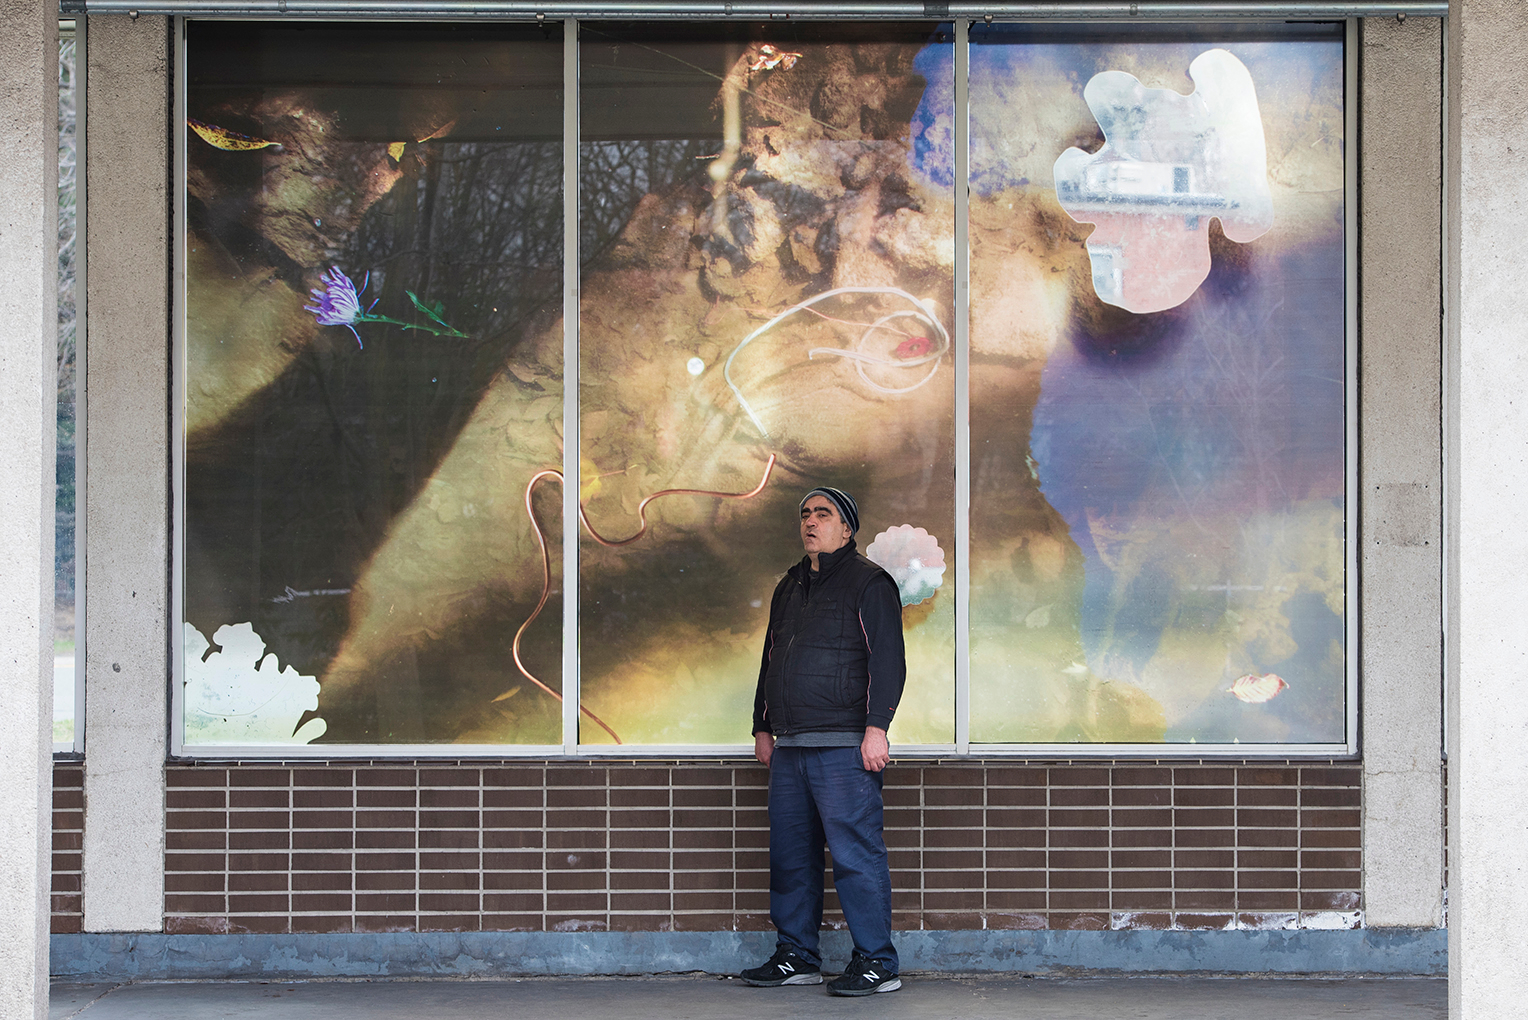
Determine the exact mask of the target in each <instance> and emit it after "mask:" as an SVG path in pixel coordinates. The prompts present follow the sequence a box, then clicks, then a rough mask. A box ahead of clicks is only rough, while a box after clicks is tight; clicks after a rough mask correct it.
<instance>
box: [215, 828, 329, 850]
mask: <svg viewBox="0 0 1528 1020" xmlns="http://www.w3.org/2000/svg"><path fill="white" fill-rule="evenodd" d="M315 835H328V834H327V833H318V834H315ZM227 842H228V849H230V850H290V849H291V846H292V834H291V833H290V832H288V831H287V830H285V829H276V830H270V829H265V830H262V829H251V830H246V831H243V832H230V833H228V836H227Z"/></svg>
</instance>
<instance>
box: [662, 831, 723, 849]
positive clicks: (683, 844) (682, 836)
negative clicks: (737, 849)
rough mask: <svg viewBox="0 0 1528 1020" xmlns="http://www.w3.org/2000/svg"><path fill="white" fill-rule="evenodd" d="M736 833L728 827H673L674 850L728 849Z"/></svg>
mask: <svg viewBox="0 0 1528 1020" xmlns="http://www.w3.org/2000/svg"><path fill="white" fill-rule="evenodd" d="M735 836H736V833H735V832H734V831H733V830H730V829H675V830H674V849H675V850H681V849H683V850H730V849H731V848H732V842H733V839H734V838H735Z"/></svg>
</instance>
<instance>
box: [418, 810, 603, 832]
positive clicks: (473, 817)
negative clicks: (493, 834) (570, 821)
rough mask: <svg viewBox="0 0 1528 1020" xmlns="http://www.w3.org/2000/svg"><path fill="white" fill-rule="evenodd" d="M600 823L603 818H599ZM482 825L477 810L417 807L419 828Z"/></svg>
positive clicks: (464, 827)
mask: <svg viewBox="0 0 1528 1020" xmlns="http://www.w3.org/2000/svg"><path fill="white" fill-rule="evenodd" d="M600 822H601V824H603V822H604V818H603V817H601V819H600ZM482 825H483V820H482V816H481V815H480V814H479V813H478V812H477V811H475V810H474V811H446V810H426V809H424V808H420V809H419V827H420V828H421V829H477V828H481V827H482Z"/></svg>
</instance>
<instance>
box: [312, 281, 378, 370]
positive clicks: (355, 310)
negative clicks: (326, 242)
mask: <svg viewBox="0 0 1528 1020" xmlns="http://www.w3.org/2000/svg"><path fill="white" fill-rule="evenodd" d="M321 279H322V280H323V281H324V289H322V290H320V289H319V288H317V287H315V288H313V289H312V290H311V291H309V292H308V293H310V294H312V295H313V300H315V301H317V302H318V304H317V305H303V310H304V311H308V312H312V313H313V316H314V318H315V319H317V320H318V324H319V325H320V326H344V327H345V328H346V329H348V330H350V332H351V335H353V336H354V337H355V342H356V343H357V344H358V345H359V346H360V347H361V348H362V349H363V350H364V349H365V347H366V345H365V344H363V343H361V334H359V333H357V332H356V331H355V325H354V323H355V321H356V320H357V319H359V318H360V317H361V314H362V312H361V295H360V293H359V292H357V291H356V289H355V284H353V283H351V282H350V277H348V276H346V275H345V274H344V273H342V272H340V271H339V267H338V266H331V267H330V268H329V271H328V272H327V273H325V274H324V275H323V276H322V277H321ZM370 280H371V274H370V273H368V274H367V275H366V282H363V283H362V284H361V290H365V289H366V283H367V282H370Z"/></svg>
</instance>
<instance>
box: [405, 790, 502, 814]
mask: <svg viewBox="0 0 1528 1020" xmlns="http://www.w3.org/2000/svg"><path fill="white" fill-rule="evenodd" d="M496 792H498V793H504V792H507V791H503V790H499V791H496ZM481 796H482V793H481V791H480V790H479V789H478V788H477V787H476V786H453V787H447V788H445V789H432V788H430V787H425V788H423V789H421V790H420V791H419V806H420V807H422V808H435V809H451V808H454V809H458V810H471V811H476V810H477V808H478V803H479V799H480V798H481Z"/></svg>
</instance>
